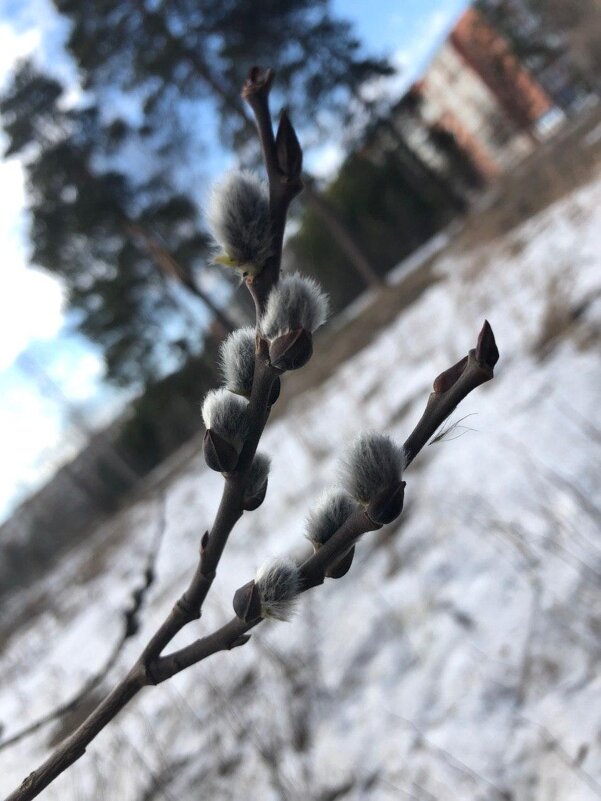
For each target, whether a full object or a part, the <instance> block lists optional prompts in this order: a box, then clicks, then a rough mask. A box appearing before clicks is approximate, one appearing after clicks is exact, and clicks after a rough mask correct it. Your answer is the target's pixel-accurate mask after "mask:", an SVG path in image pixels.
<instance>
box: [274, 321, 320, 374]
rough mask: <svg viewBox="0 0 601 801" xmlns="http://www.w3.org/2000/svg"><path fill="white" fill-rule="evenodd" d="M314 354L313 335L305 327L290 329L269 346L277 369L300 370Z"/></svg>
mask: <svg viewBox="0 0 601 801" xmlns="http://www.w3.org/2000/svg"><path fill="white" fill-rule="evenodd" d="M312 354H313V337H312V336H311V334H310V333H309V332H308V331H305V329H304V328H297V329H296V330H295V331H288V332H287V333H286V334H282V336H279V337H277V338H276V339H274V340H273V342H272V343H271V345H270V346H269V359H270V361H271V365H272V367H275V368H276V369H277V370H282V372H284V371H285V370H298V368H299V367H303V366H304V365H305V364H306V363H307V362H308V361H309V359H310V358H311V356H312Z"/></svg>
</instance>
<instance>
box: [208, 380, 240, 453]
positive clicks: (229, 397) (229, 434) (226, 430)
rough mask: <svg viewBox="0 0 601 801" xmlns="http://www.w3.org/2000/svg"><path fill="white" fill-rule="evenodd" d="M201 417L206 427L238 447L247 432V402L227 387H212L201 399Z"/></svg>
mask: <svg viewBox="0 0 601 801" xmlns="http://www.w3.org/2000/svg"><path fill="white" fill-rule="evenodd" d="M202 419H203V421H204V424H205V426H206V427H207V428H210V429H211V430H212V431H215V432H216V433H217V434H219V435H220V436H221V437H223V438H224V439H226V440H228V441H229V442H231V443H232V444H234V445H236V446H238V447H239V446H241V444H242V443H243V441H244V438H245V437H246V434H247V433H248V402H247V401H246V400H245V399H244V398H241V397H240V396H239V395H233V394H232V393H231V392H228V390H227V389H223V388H222V389H212V390H211V391H210V392H208V393H207V396H206V397H205V399H204V401H203V404H202Z"/></svg>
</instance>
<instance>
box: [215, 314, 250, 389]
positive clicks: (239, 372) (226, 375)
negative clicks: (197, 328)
mask: <svg viewBox="0 0 601 801" xmlns="http://www.w3.org/2000/svg"><path fill="white" fill-rule="evenodd" d="M255 337H256V331H255V329H254V328H252V327H250V326H249V327H247V328H237V329H236V330H235V331H232V333H231V334H230V335H229V336H228V338H227V339H226V340H225V341H224V342H223V343H222V344H221V348H220V352H219V361H220V367H221V373H222V375H223V380H224V383H225V386H226V387H227V389H229V391H230V392H235V393H236V394H238V395H244V396H246V397H248V396H249V395H250V391H251V389H252V385H253V377H254V374H255Z"/></svg>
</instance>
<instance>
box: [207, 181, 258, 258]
mask: <svg viewBox="0 0 601 801" xmlns="http://www.w3.org/2000/svg"><path fill="white" fill-rule="evenodd" d="M206 217H207V222H208V225H209V228H210V231H211V234H212V235H213V238H214V239H215V241H216V243H217V244H218V245H219V247H220V248H222V249H223V251H224V252H225V254H226V255H227V256H228V257H229V258H230V259H231V260H232V261H233V262H235V264H236V266H238V267H240V268H242V269H244V268H245V267H247V266H249V265H254V266H255V267H258V268H260V267H262V266H263V264H264V263H265V261H266V260H267V258H268V257H269V255H270V254H271V251H272V244H271V224H270V221H269V194H268V191H267V187H266V185H265V184H264V182H262V181H261V180H259V178H257V176H256V175H254V174H253V173H252V172H248V171H246V170H243V171H232V172H228V173H226V174H225V175H224V176H223V177H222V178H221V179H220V180H218V181H217V182H216V183H215V185H214V186H213V189H212V191H211V194H210V196H209V201H208V204H207V208H206Z"/></svg>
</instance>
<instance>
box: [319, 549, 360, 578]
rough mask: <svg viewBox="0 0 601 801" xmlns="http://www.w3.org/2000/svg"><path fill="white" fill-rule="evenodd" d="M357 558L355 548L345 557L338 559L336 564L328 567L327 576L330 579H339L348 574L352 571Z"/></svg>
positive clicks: (333, 563)
mask: <svg viewBox="0 0 601 801" xmlns="http://www.w3.org/2000/svg"><path fill="white" fill-rule="evenodd" d="M354 556H355V546H354V545H353V547H352V548H351V549H350V550H349V551H347V552H346V553H345V554H344V556H341V557H340V559H337V560H336V561H335V562H332V564H331V565H330V566H329V567H328V569H327V570H326V576H327V577H328V578H333V579H339V578H342V577H343V576H346V574H347V573H348V572H349V570H350V569H351V565H352V564H353V558H354Z"/></svg>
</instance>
